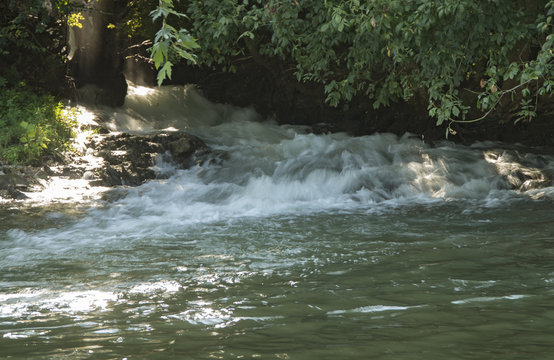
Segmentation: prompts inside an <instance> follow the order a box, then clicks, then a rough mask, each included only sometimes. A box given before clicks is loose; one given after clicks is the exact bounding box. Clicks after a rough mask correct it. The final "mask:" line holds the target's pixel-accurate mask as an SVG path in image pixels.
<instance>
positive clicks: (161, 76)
mask: <svg viewBox="0 0 554 360" xmlns="http://www.w3.org/2000/svg"><path fill="white" fill-rule="evenodd" d="M172 66H173V64H172V63H171V61H166V62H165V64H164V66H163V67H162V68H161V69H160V70H159V71H158V77H157V79H158V86H161V85H162V82H163V81H164V80H165V79H166V78H167V79H171V67H172Z"/></svg>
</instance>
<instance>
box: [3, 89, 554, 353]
mask: <svg viewBox="0 0 554 360" xmlns="http://www.w3.org/2000/svg"><path fill="white" fill-rule="evenodd" d="M187 93H188V94H187ZM184 94H185V95H186V96H183V95H184ZM183 99H189V100H183ZM187 101H188V102H187ZM104 118H105V119H106V121H108V122H110V124H111V126H112V127H113V128H114V129H116V130H127V131H135V132H141V131H146V132H147V131H150V130H152V129H154V128H166V127H174V128H181V129H186V130H187V131H189V132H191V133H193V134H196V135H197V136H199V137H201V138H202V139H204V140H205V141H206V142H207V143H208V145H210V146H211V147H212V148H214V149H216V150H220V151H222V152H225V153H226V154H227V155H226V156H223V157H220V159H219V160H218V161H213V162H211V163H205V164H201V165H199V166H195V167H193V168H191V169H188V170H179V169H176V168H174V167H173V166H172V165H171V164H170V163H163V162H160V163H159V164H158V165H157V170H158V171H160V172H165V173H166V175H168V176H169V178H168V179H165V180H156V181H151V182H148V183H146V184H144V185H142V186H140V187H137V188H130V189H126V190H125V194H124V195H122V196H119V197H118V198H117V199H116V200H112V201H111V202H102V201H97V202H90V203H80V204H74V205H71V206H69V205H63V204H62V205H55V204H54V205H52V204H49V205H39V206H32V207H31V206H27V207H23V206H19V207H8V206H7V205H5V206H4V207H3V208H1V209H0V254H1V255H0V358H32V359H146V358H148V359H150V358H151V359H158V358H159V359H238V358H260V359H427V360H430V359H441V360H442V359H551V358H552V349H554V221H553V220H554V188H553V187H552V186H550V187H548V186H546V187H544V186H541V187H537V186H534V185H533V184H534V183H533V179H535V180H536V179H539V180H540V173H539V170H543V171H547V172H550V173H552V172H553V169H554V157H553V156H552V155H548V154H546V153H544V152H543V153H542V154H541V153H540V151H537V150H536V149H533V150H531V149H527V150H523V149H518V148H514V147H509V146H504V145H502V144H485V143H483V144H476V145H474V146H471V147H464V146H458V145H453V144H451V143H444V144H436V145H435V146H429V145H427V144H425V143H423V142H421V141H420V140H419V139H418V138H417V137H414V136H409V135H406V136H404V137H396V136H394V135H390V134H379V135H373V136H365V137H358V138H352V137H349V136H347V135H344V134H327V135H314V134H310V133H309V132H307V131H306V129H304V128H301V127H292V126H288V127H287V126H277V125H275V124H273V123H271V122H270V121H269V122H268V121H261V120H260V119H259V118H258V116H257V115H256V114H255V113H254V112H253V111H251V110H248V109H236V108H232V107H229V106H223V105H215V104H210V103H208V102H207V101H205V100H203V99H201V98H200V97H199V96H198V95H197V94H196V93H194V92H192V91H191V90H190V89H189V90H186V89H185V90H183V89H182V88H162V90H152V89H144V88H139V87H131V94H130V96H129V97H128V102H127V105H126V107H124V108H122V109H119V110H117V111H115V112H113V113H105V114H104ZM518 174H519V175H518ZM521 174H527V175H528V176H527V177H525V176H521ZM537 174H539V175H537ZM543 180H544V179H543ZM525 181H527V183H525ZM543 185H544V181H543ZM514 186H516V187H519V190H514V189H513V188H514Z"/></svg>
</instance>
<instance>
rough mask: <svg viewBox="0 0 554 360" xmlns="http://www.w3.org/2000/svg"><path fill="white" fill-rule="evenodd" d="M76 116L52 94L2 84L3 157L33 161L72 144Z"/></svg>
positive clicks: (0, 128) (0, 139)
mask: <svg viewBox="0 0 554 360" xmlns="http://www.w3.org/2000/svg"><path fill="white" fill-rule="evenodd" d="M75 126H76V118H75V116H74V114H72V113H71V112H66V111H64V109H63V105H62V104H61V103H60V102H56V101H55V100H54V98H53V97H52V96H49V95H38V94H35V93H34V92H32V91H31V90H30V89H27V88H25V87H19V88H15V89H14V88H12V89H8V88H0V160H3V161H7V162H8V163H13V164H16V163H18V164H33V163H38V161H39V160H40V159H41V158H43V157H45V156H46V157H47V156H56V155H60V154H61V153H62V152H63V151H65V150H68V149H70V148H71V139H72V138H73V136H74V132H73V129H74V128H75Z"/></svg>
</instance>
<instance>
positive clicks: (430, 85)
mask: <svg viewBox="0 0 554 360" xmlns="http://www.w3.org/2000/svg"><path fill="white" fill-rule="evenodd" d="M172 14H173V15H177V16H179V17H181V16H182V15H183V14H186V15H187V16H188V21H187V22H186V23H185V26H186V29H187V30H188V32H187V34H188V33H190V34H191V35H192V37H193V38H195V39H197V43H198V45H199V47H197V46H196V42H190V38H187V39H188V40H184V39H180V38H178V37H177V36H175V33H176V32H174V29H169V28H167V29H166V30H165V31H166V32H165V33H164V32H163V31H162V30H161V31H162V32H159V33H158V36H157V37H156V43H155V45H154V49H153V50H154V52H153V55H154V59H155V61H156V63H157V66H160V68H161V69H162V72H161V73H160V80H161V79H163V78H164V77H165V76H166V75H170V72H168V69H170V67H168V66H166V65H165V64H164V61H163V60H165V57H164V58H163V59H162V57H161V56H160V54H159V52H158V51H157V48H156V47H158V46H160V43H163V42H164V41H165V42H166V44H180V45H184V47H185V49H184V50H185V51H184V54H185V55H184V56H185V57H186V58H188V59H189V60H194V61H196V62H198V63H199V64H202V65H208V66H218V67H220V68H221V69H223V70H225V71H233V70H234V68H235V66H236V64H237V62H240V61H241V59H243V58H245V57H253V58H254V59H259V61H264V59H269V58H274V59H275V58H277V59H278V60H279V62H280V63H281V66H283V67H285V68H286V69H287V70H288V71H290V73H292V74H293V75H294V76H296V78H297V80H298V81H300V82H307V81H310V82H317V83H321V84H323V85H324V88H325V93H326V101H327V102H328V103H329V104H330V105H332V106H337V105H339V104H340V103H343V102H348V101H350V100H351V99H352V98H353V96H355V95H359V94H362V95H364V96H366V97H367V99H368V101H371V102H372V103H373V106H374V108H379V107H383V106H388V105H389V104H391V103H392V102H395V101H399V100H403V101H411V100H416V101H423V102H426V103H427V107H428V111H429V115H430V116H432V117H434V118H436V122H437V125H441V124H446V130H447V135H448V132H449V131H450V132H453V130H452V129H451V124H452V123H454V122H474V121H478V120H481V119H483V118H485V117H486V116H488V115H489V114H490V112H491V111H493V110H494V109H496V108H498V107H499V106H501V105H504V104H506V103H514V102H515V103H517V104H518V108H517V110H516V111H515V112H514V115H515V117H514V119H513V120H514V121H516V122H518V121H530V120H531V119H532V118H533V117H534V116H536V111H537V107H538V105H539V102H540V101H541V99H542V98H544V97H545V96H548V97H550V96H551V94H552V90H553V88H554V77H553V73H554V63H553V61H552V59H553V48H554V46H553V45H554V34H553V25H554V23H553V20H552V16H553V15H554V1H553V0H550V1H547V0H543V1H541V0H527V1H503V0H462V1H458V0H456V1H454V0H446V1H445V0H440V1H439V0H370V1H361V0H348V1H338V0H325V1H321V0H302V1H300V0H189V1H181V2H176V3H175V4H174V3H173V1H171V0H161V1H160V7H159V8H158V10H156V11H155V12H153V15H154V18H157V17H161V16H162V15H163V19H164V26H163V27H162V29H163V28H164V27H165V26H166V25H165V24H166V19H167V18H168V17H171V15H172ZM187 36H188V35H187ZM189 45H190V46H189ZM187 47H188V49H187ZM186 50H194V59H192V54H191V53H190V52H189V51H186ZM177 53H180V54H183V49H181V50H178V51H177ZM168 59H169V58H168ZM170 65H171V64H170Z"/></svg>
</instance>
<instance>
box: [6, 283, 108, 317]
mask: <svg viewBox="0 0 554 360" xmlns="http://www.w3.org/2000/svg"><path fill="white" fill-rule="evenodd" d="M117 298H118V296H117V295H116V294H115V293H112V292H107V291H99V290H86V291H69V292H55V291H54V292H53V291H46V290H43V291H30V292H21V293H15V294H0V304H1V305H0V317H16V318H21V317H26V316H32V317H35V316H36V317H44V316H49V315H50V314H51V313H58V314H65V315H77V314H83V313H85V314H86V313H89V312H92V311H96V310H98V311H106V310H107V309H108V306H109V304H110V303H111V302H114V301H116V300H117Z"/></svg>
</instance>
